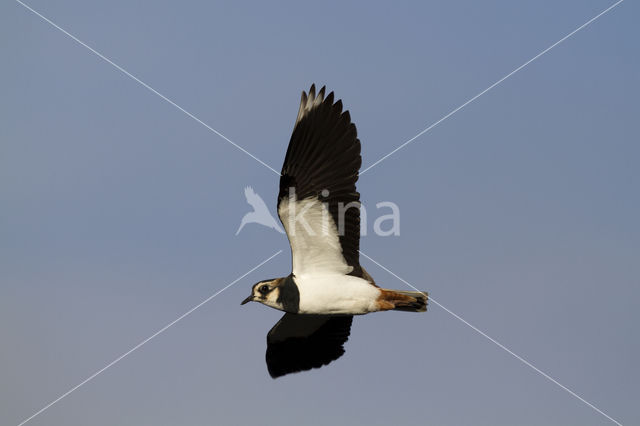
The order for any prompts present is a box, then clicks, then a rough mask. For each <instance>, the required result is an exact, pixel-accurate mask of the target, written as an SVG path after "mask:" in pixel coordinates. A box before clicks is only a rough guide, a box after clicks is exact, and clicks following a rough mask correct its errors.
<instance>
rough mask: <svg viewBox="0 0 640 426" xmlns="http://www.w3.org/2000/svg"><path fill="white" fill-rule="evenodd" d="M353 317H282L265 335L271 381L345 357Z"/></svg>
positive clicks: (294, 315)
mask: <svg viewBox="0 0 640 426" xmlns="http://www.w3.org/2000/svg"><path fill="white" fill-rule="evenodd" d="M352 321H353V317H352V316H328V315H297V314H290V313H287V314H285V315H284V316H283V317H282V318H281V319H280V321H278V323H277V324H276V325H274V326H273V328H272V329H271V331H269V334H267V354H266V359H267V369H268V370H269V374H270V375H271V377H273V378H274V379H275V378H278V377H280V376H284V375H286V374H290V373H297V372H300V371H305V370H310V369H312V368H320V367H322V366H323V365H327V364H329V363H330V362H331V361H335V360H336V359H338V358H340V357H341V356H342V354H344V347H343V345H344V343H345V342H346V341H347V339H348V338H349V333H350V332H351V323H352Z"/></svg>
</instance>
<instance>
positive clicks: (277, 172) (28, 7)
mask: <svg viewBox="0 0 640 426" xmlns="http://www.w3.org/2000/svg"><path fill="white" fill-rule="evenodd" d="M16 2H17V3H19V4H20V5H22V6H24V7H25V8H26V9H28V10H30V11H31V12H33V13H34V14H35V15H37V16H39V17H40V18H42V19H43V20H44V21H45V22H47V23H49V24H50V25H51V26H53V27H54V28H56V29H58V30H60V31H61V32H62V33H64V34H65V35H67V36H68V37H70V38H71V39H72V40H74V41H75V42H77V43H78V44H80V45H81V46H83V47H86V48H87V49H88V50H89V51H91V53H93V54H95V55H96V56H98V57H99V58H100V59H102V60H104V61H105V62H107V63H108V64H110V65H112V66H113V67H114V68H116V69H117V70H118V71H120V72H122V73H123V74H124V75H126V76H127V77H129V78H131V79H132V80H134V81H135V82H137V83H139V84H140V85H141V86H143V87H144V88H145V89H148V90H149V91H150V92H152V93H154V94H156V95H158V96H159V97H160V98H162V99H163V100H165V101H167V102H168V103H169V104H171V105H172V106H174V107H175V108H177V109H178V110H180V111H182V112H183V113H185V114H186V115H187V116H189V117H190V118H192V119H193V120H195V121H196V122H198V123H199V124H201V125H203V126H204V127H206V128H207V129H209V130H211V131H212V132H213V133H215V134H216V135H218V136H220V137H221V138H222V139H224V140H225V141H227V142H229V143H230V144H231V145H233V146H235V147H236V148H238V149H239V150H240V151H242V152H244V153H245V154H247V155H248V156H249V157H251V158H253V159H254V160H256V161H257V162H258V163H260V164H262V165H263V166H265V167H266V168H268V169H269V170H271V171H272V172H274V173H275V174H277V175H278V176H280V172H279V171H277V170H276V169H274V168H273V167H271V166H270V165H268V164H267V163H265V162H264V161H262V160H261V159H259V158H258V157H256V156H255V155H253V154H252V153H250V152H249V151H247V150H246V149H244V148H243V147H241V146H240V145H238V144H237V143H235V142H233V141H232V140H231V139H229V138H228V137H226V136H225V135H223V134H222V133H220V132H219V131H217V130H216V129H214V128H213V127H211V126H209V125H208V124H207V123H205V122H204V121H202V120H200V119H199V118H198V117H196V116H195V115H193V114H192V113H190V112H189V111H187V110H186V109H184V108H183V107H181V106H180V105H178V104H177V103H175V102H174V101H172V100H171V99H169V98H168V97H166V96H165V95H163V94H162V93H160V92H158V91H157V90H156V89H154V88H153V87H151V86H149V85H148V84H147V83H145V82H144V81H142V80H140V79H139V78H138V77H136V76H135V75H133V74H131V73H130V72H129V71H127V70H126V69H124V68H122V67H121V66H120V65H118V64H116V63H115V62H113V61H112V60H111V59H109V58H107V57H106V56H104V55H103V54H102V53H100V52H98V51H97V50H95V49H94V48H93V47H91V46H89V45H88V44H87V43H85V42H83V41H82V40H80V39H79V38H77V37H76V36H74V35H73V34H71V33H70V32H68V31H67V30H65V29H64V28H62V27H60V26H59V25H57V24H56V23H55V22H53V21H51V20H50V19H49V18H47V17H46V16H44V15H42V14H41V13H39V12H38V11H36V10H34V9H33V8H32V7H31V6H29V5H27V4H25V3H23V2H22V1H20V0H16Z"/></svg>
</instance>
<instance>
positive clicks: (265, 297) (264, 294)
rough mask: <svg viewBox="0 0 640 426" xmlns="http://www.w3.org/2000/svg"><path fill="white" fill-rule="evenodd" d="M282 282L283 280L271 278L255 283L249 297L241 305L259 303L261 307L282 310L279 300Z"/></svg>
mask: <svg viewBox="0 0 640 426" xmlns="http://www.w3.org/2000/svg"><path fill="white" fill-rule="evenodd" d="M282 281H283V278H271V279H268V280H262V281H259V282H257V283H255V284H254V285H253V287H252V288H251V296H249V297H247V298H246V299H244V300H243V301H242V303H241V305H244V304H245V303H248V302H260V303H262V304H263V305H267V306H270V307H272V308H275V309H280V310H284V306H283V304H282V302H281V300H280V284H281V283H282Z"/></svg>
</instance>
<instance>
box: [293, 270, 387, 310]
mask: <svg viewBox="0 0 640 426" xmlns="http://www.w3.org/2000/svg"><path fill="white" fill-rule="evenodd" d="M294 279H295V282H296V285H297V286H298V291H299V292H300V305H299V313H301V314H336V315H337V314H351V315H359V314H366V313H368V312H374V311H377V310H378V308H377V304H376V300H377V298H378V296H379V295H380V290H379V289H378V288H377V287H375V286H373V285H371V284H370V283H369V282H368V281H366V280H363V279H362V278H358V277H353V276H350V275H343V274H322V275H320V274H313V275H301V276H296V277H295V278H294Z"/></svg>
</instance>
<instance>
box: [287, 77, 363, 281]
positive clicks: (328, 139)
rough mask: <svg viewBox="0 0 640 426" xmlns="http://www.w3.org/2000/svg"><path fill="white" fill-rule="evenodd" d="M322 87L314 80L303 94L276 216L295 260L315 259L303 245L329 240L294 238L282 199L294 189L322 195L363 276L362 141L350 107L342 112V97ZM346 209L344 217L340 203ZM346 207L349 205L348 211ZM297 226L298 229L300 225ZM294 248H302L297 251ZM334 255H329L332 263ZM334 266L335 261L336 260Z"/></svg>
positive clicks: (348, 257)
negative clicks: (358, 188)
mask: <svg viewBox="0 0 640 426" xmlns="http://www.w3.org/2000/svg"><path fill="white" fill-rule="evenodd" d="M324 92H325V88H324V87H323V88H322V89H321V90H320V92H318V94H317V96H316V93H315V85H312V86H311V89H310V90H309V95H308V96H307V94H306V93H304V92H303V93H302V100H301V103H300V111H299V113H298V118H297V120H296V124H295V127H294V129H293V134H292V135H291V141H290V142H289V148H288V149H287V155H286V157H285V160H284V165H283V166H282V176H281V177H280V192H279V194H278V215H279V216H280V220H281V221H282V223H283V225H284V226H285V229H286V230H287V235H288V237H289V241H290V242H291V246H292V250H293V252H294V253H293V257H294V273H295V268H296V263H298V265H302V264H305V262H304V260H303V259H298V260H299V262H296V259H295V257H296V255H298V256H299V257H305V255H306V257H308V258H310V259H313V258H317V256H316V255H315V254H312V253H304V248H308V247H313V246H320V247H321V246H322V245H323V244H324V245H325V246H326V245H327V241H326V240H322V241H321V240H320V239H317V241H313V238H309V237H308V236H307V237H303V238H306V240H305V241H303V242H301V243H299V244H298V245H297V247H296V242H295V241H294V240H293V238H292V233H293V232H292V230H291V229H288V228H287V227H288V226H289V223H288V222H289V220H288V219H289V217H288V215H287V212H286V208H283V205H286V204H287V203H283V201H288V200H289V196H290V191H291V190H293V191H295V196H296V200H297V201H298V202H300V201H301V200H305V199H312V200H319V201H320V202H322V203H325V204H327V205H328V210H329V213H330V215H331V218H332V219H333V222H334V224H335V226H336V229H337V230H338V238H339V245H340V247H339V249H341V255H342V257H344V261H345V262H346V264H347V265H348V266H350V267H351V268H349V269H350V270H351V271H350V273H351V274H352V275H356V276H362V271H361V268H360V261H359V252H358V249H359V248H360V194H359V193H358V192H357V191H356V181H357V180H358V171H359V169H360V165H361V164H362V158H361V156H360V141H359V140H358V137H357V132H356V126H355V125H354V124H353V123H352V122H351V117H350V115H349V112H348V111H344V112H343V111H342V101H340V100H338V101H337V102H336V103H334V102H333V99H334V95H333V92H331V93H330V94H329V95H328V96H327V97H326V98H325V97H324ZM340 206H342V209H343V210H344V211H343V213H342V216H343V217H342V218H340V210H341V207H340ZM345 209H346V210H345ZM296 231H297V229H296ZM296 248H302V250H298V251H299V253H296ZM331 262H333V259H325V263H326V264H329V263H331ZM334 267H335V265H334Z"/></svg>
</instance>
